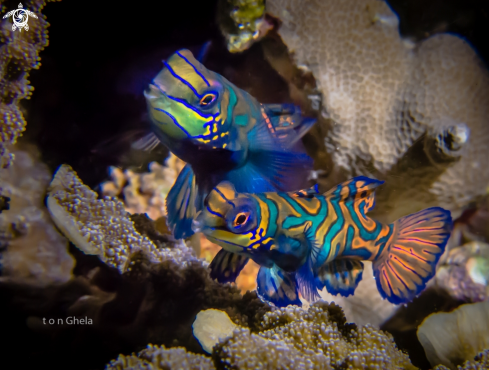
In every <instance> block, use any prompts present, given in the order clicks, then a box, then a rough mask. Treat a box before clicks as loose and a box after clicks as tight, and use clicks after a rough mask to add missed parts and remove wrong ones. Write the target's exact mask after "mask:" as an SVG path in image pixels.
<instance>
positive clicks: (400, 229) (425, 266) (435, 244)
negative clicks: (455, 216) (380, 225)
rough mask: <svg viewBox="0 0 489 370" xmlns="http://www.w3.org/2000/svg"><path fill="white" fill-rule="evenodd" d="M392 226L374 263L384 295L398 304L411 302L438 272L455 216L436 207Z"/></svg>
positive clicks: (379, 286)
mask: <svg viewBox="0 0 489 370" xmlns="http://www.w3.org/2000/svg"><path fill="white" fill-rule="evenodd" d="M389 227H390V228H391V229H392V236H391V237H390V238H389V239H390V240H383V241H382V240H379V241H377V243H378V244H379V255H377V257H376V259H375V260H374V261H373V265H372V267H373V270H374V276H375V281H376V283H377V288H378V289H379V292H380V294H381V295H382V297H383V298H385V299H387V300H388V301H389V302H391V303H394V304H401V303H407V302H410V301H412V300H413V298H414V297H416V296H417V295H418V294H420V293H421V292H422V291H423V290H424V288H425V287H426V283H427V282H428V281H429V280H430V279H431V278H432V277H433V276H434V275H435V272H436V264H437V263H438V260H439V259H440V256H441V255H442V254H443V252H444V251H445V246H446V244H447V241H448V238H449V237H450V232H451V231H452V227H453V224H452V217H451V214H450V211H447V210H445V209H443V208H439V207H432V208H427V209H425V210H423V211H420V212H417V213H414V214H412V215H409V216H405V217H402V218H400V219H399V220H397V221H396V222H394V223H393V224H391V225H389ZM383 239H385V238H383Z"/></svg>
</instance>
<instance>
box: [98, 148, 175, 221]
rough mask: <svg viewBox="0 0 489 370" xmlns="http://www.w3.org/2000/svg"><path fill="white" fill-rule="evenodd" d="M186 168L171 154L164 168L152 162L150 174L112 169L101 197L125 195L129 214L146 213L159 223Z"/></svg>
mask: <svg viewBox="0 0 489 370" xmlns="http://www.w3.org/2000/svg"><path fill="white" fill-rule="evenodd" d="M183 166H185V162H183V161H182V160H180V159H178V158H177V157H176V156H174V155H173V154H170V157H168V159H167V160H166V162H165V165H164V166H162V165H160V164H158V163H157V162H152V163H151V164H150V165H149V172H147V173H136V172H133V171H131V170H126V171H124V172H122V170H120V169H119V168H117V167H111V168H110V170H109V173H110V177H111V180H110V181H107V182H104V183H103V184H101V185H100V188H101V192H102V195H104V196H112V197H115V196H119V195H121V194H122V195H123V197H124V205H125V208H126V211H127V212H129V213H147V214H148V216H149V217H150V218H151V219H153V220H156V219H158V218H160V217H162V216H165V215H166V210H165V198H166V196H167V194H168V192H169V191H170V189H171V187H172V186H173V183H174V182H175V179H176V178H177V176H178V174H179V173H180V171H181V170H182V168H183Z"/></svg>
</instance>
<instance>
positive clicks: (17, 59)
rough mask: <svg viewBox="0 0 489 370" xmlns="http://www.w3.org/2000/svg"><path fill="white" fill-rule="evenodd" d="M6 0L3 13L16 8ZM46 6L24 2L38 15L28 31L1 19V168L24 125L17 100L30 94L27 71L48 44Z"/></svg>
mask: <svg viewBox="0 0 489 370" xmlns="http://www.w3.org/2000/svg"><path fill="white" fill-rule="evenodd" d="M48 1H49V0H48ZM54 1H56V0H54ZM6 3H7V2H5V1H2V2H0V14H2V15H3V14H5V13H7V12H8V11H12V10H15V8H14V9H7V7H6ZM8 4H12V5H13V4H14V3H13V2H8ZM24 4H25V3H24ZM45 5H46V0H33V1H28V2H27V4H26V8H27V9H28V10H30V11H31V12H33V13H34V14H36V16H37V17H36V18H34V17H29V31H24V32H22V31H21V30H15V31H13V30H12V24H13V22H12V17H8V18H5V17H3V19H0V55H1V56H2V57H1V58H0V97H1V98H0V167H4V166H7V165H9V164H10V163H11V161H12V155H11V154H10V152H9V147H10V146H11V145H13V144H15V143H16V141H17V138H18V137H19V136H20V135H21V134H22V132H23V131H24V130H25V127H26V122H25V120H24V115H23V114H22V111H21V108H20V106H19V103H20V101H21V100H22V99H28V98H29V97H30V95H31V94H32V90H34V88H33V87H32V86H30V85H29V73H30V71H31V70H32V69H37V68H39V66H40V65H41V64H40V57H39V53H40V52H41V51H42V50H43V49H44V48H45V47H46V46H47V45H48V33H47V28H48V26H49V24H48V22H47V21H46V17H45V16H44V15H43V14H41V10H42V9H43V8H44V6H45Z"/></svg>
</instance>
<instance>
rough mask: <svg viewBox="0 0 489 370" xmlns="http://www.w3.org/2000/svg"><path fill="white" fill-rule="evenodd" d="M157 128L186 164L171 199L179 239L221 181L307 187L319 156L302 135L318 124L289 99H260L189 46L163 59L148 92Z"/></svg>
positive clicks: (252, 189)
mask: <svg viewBox="0 0 489 370" xmlns="http://www.w3.org/2000/svg"><path fill="white" fill-rule="evenodd" d="M145 97H146V100H147V103H148V110H149V115H150V118H151V121H152V128H153V135H152V136H151V137H150V138H146V139H145V141H146V143H145V144H144V145H146V146H149V147H154V146H155V144H157V143H158V142H162V143H163V144H164V145H166V146H167V147H168V149H169V150H170V151H171V152H173V153H174V154H175V155H176V156H177V157H179V158H181V159H182V160H184V161H185V162H187V165H186V166H185V167H184V169H183V170H182V171H181V173H180V175H179V176H178V178H177V180H176V181H175V184H174V185H173V187H172V189H171V190H170V192H169V193H168V197H167V199H166V206H167V222H168V225H169V227H170V230H171V231H172V232H173V234H174V236H175V237H176V238H183V237H189V236H190V235H192V234H193V231H192V220H193V218H194V217H195V215H196V213H197V212H198V211H200V210H201V209H202V207H203V201H204V199H205V196H206V195H207V194H208V193H209V192H210V191H211V190H212V189H213V188H214V187H215V186H216V185H218V184H219V183H220V182H222V181H229V182H231V183H232V184H233V185H234V186H235V188H236V189H237V190H238V191H240V192H247V193H256V192H265V191H290V190H294V189H298V188H301V187H303V186H305V184H304V182H305V181H307V177H308V173H309V171H310V170H311V169H312V160H311V158H310V157H309V156H308V155H307V154H306V153H305V151H304V148H303V147H302V143H301V142H300V139H301V137H302V136H303V135H304V134H305V133H306V132H307V131H308V130H309V129H310V128H311V127H312V125H313V124H314V123H315V120H313V119H307V118H302V116H301V113H300V110H299V108H297V107H295V106H293V105H290V104H268V105H265V104H260V103H259V102H258V101H257V100H256V99H255V98H253V97H252V96H251V95H249V94H248V93H246V92H245V91H243V90H241V89H239V88H237V87H236V86H234V85H233V84H232V83H230V82H229V81H228V80H226V79H225V78H224V77H222V76H220V75H219V74H217V73H215V72H212V71H209V70H208V69H206V68H205V67H204V66H203V65H202V64H201V63H200V62H198V61H197V60H196V59H195V58H194V57H193V55H192V53H191V52H190V51H188V50H180V51H178V52H176V53H175V54H173V55H172V56H171V57H170V58H169V59H168V60H166V61H164V68H163V70H162V71H161V72H160V73H159V74H158V75H157V76H156V77H155V78H154V80H153V83H152V84H150V86H149V89H148V90H147V91H145Z"/></svg>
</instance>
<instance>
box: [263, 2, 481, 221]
mask: <svg viewBox="0 0 489 370" xmlns="http://www.w3.org/2000/svg"><path fill="white" fill-rule="evenodd" d="M266 11H267V13H269V14H270V15H272V16H274V17H276V18H278V19H280V21H281V25H280V27H279V28H278V31H277V32H278V34H279V35H280V36H281V38H282V40H283V42H284V44H285V45H286V46H287V48H288V50H289V53H290V54H291V55H292V58H293V60H294V63H295V65H296V66H297V67H299V68H300V69H302V70H304V71H310V72H311V73H312V75H313V76H314V78H315V80H316V84H317V88H318V90H319V92H320V93H321V96H322V107H323V115H324V116H326V117H328V118H330V119H331V121H332V125H331V127H330V130H329V132H328V133H327V136H326V145H327V148H328V151H329V152H330V154H331V155H332V156H333V161H334V163H335V164H336V165H337V166H339V167H340V168H341V169H342V170H343V171H344V173H345V176H347V177H351V176H353V175H360V174H363V175H371V176H376V177H381V178H382V177H386V176H389V175H392V178H394V177H401V178H400V179H399V181H398V182H395V184H394V183H392V185H391V187H392V188H393V187H394V185H395V187H396V188H395V189H394V188H393V190H392V191H391V192H384V193H385V194H384V196H385V197H386V198H388V199H389V203H391V205H392V212H394V214H393V215H392V216H391V217H392V219H395V218H397V217H400V216H402V215H404V214H407V213H412V212H414V211H417V210H419V209H421V208H425V207H426V206H428V205H439V206H442V207H444V208H447V209H450V210H452V211H455V210H459V209H460V208H461V207H463V206H465V205H467V203H468V202H469V201H471V200H473V199H474V198H475V197H477V196H479V195H481V194H483V193H484V192H485V191H486V187H487V185H488V184H489V171H486V170H485V169H484V165H483V163H484V161H485V158H487V157H488V156H489V147H488V146H487V145H486V143H487V141H488V140H489V124H488V120H489V118H488V117H489V73H488V71H487V69H486V68H485V66H484V65H483V63H482V61H481V60H480V59H479V57H478V55H477V53H476V52H475V51H474V50H473V49H472V48H471V46H470V45H469V44H468V43H467V42H466V41H464V40H463V39H461V38H459V37H457V36H455V35H451V34H438V35H434V36H432V37H430V38H428V39H426V40H423V41H421V42H419V43H418V44H414V43H413V42H409V41H407V40H403V39H401V37H400V35H399V32H398V18H397V16H396V14H395V13H394V12H393V11H392V10H391V9H390V8H389V6H388V4H387V3H386V2H385V1H382V0H368V1H364V0H344V1H320V0H306V1H302V0H269V1H267V3H266ZM272 64H274V63H273V61H272ZM291 83H293V82H292V81H291ZM418 140H421V141H422V143H424V144H423V145H421V148H422V150H421V151H422V152H424V153H425V157H426V161H427V162H428V164H429V165H427V166H426V168H419V166H418V163H419V161H417V159H416V158H414V159H416V160H415V161H414V162H412V163H411V164H414V165H413V166H411V167H414V169H413V170H412V173H409V174H408V171H407V169H406V166H404V167H402V169H400V168H396V165H397V166H398V165H399V164H400V163H401V162H402V161H401V159H402V158H404V157H405V156H409V155H412V154H413V153H411V152H409V150H408V149H409V148H410V147H411V146H413V145H414V144H415V143H417V141H418ZM417 154H419V153H418V151H415V153H414V155H417ZM396 170H397V172H399V174H397V175H396V173H397V172H396ZM389 171H391V172H389ZM394 175H396V176H394ZM410 179H411V180H410ZM386 186H389V184H386ZM400 188H402V191H400ZM390 193H393V194H390ZM388 194H390V196H388ZM401 195H402V198H403V199H409V202H408V203H410V204H408V203H405V204H403V208H405V209H401V210H399V211H396V208H399V207H398V206H396V204H395V201H396V198H399V197H401ZM391 221H392V220H391Z"/></svg>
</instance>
